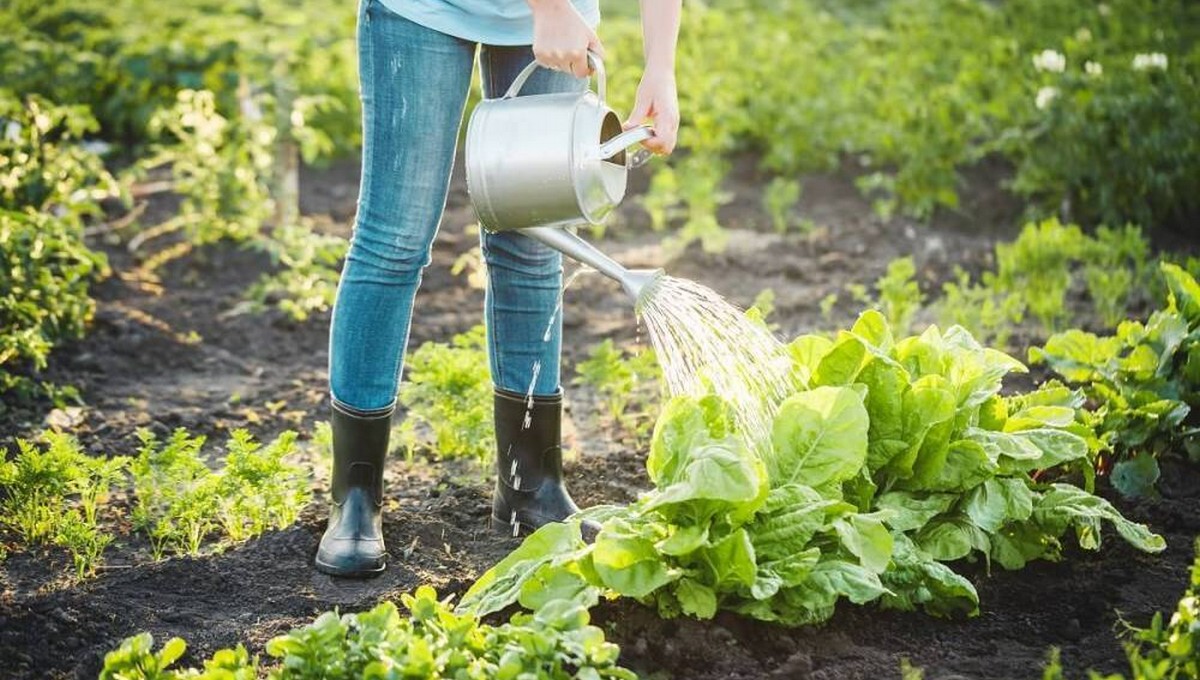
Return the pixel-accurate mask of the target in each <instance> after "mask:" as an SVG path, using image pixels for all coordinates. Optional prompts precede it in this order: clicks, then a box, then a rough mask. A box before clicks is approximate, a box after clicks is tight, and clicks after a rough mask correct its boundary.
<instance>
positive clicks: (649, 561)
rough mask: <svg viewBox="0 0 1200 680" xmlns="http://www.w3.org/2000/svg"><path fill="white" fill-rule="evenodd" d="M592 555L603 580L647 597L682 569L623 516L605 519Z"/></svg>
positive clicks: (619, 589) (623, 591) (625, 591)
mask: <svg viewBox="0 0 1200 680" xmlns="http://www.w3.org/2000/svg"><path fill="white" fill-rule="evenodd" d="M591 555H592V563H593V565H594V567H595V569H596V573H597V574H598V575H599V576H600V579H601V580H602V581H604V584H605V585H606V586H608V587H609V588H611V589H613V590H615V591H616V592H618V593H620V594H621V595H625V596H628V597H645V596H646V595H649V594H650V593H652V592H654V591H655V590H658V589H659V588H661V587H663V586H664V585H666V584H668V583H670V582H671V581H674V580H675V579H677V578H679V572H678V571H676V570H674V569H671V568H669V567H668V566H667V565H666V564H665V563H664V562H663V561H662V558H661V557H660V555H659V553H658V551H657V550H655V549H654V542H653V541H651V540H650V539H649V538H647V537H645V536H643V535H641V534H640V533H639V532H638V531H637V530H636V529H635V528H634V527H633V526H632V525H631V524H630V523H629V522H628V521H626V520H624V519H613V520H610V521H608V522H607V523H605V525H604V527H603V528H602V529H601V530H600V533H599V534H598V535H597V536H596V543H595V545H594V547H593V549H592V553H591ZM469 594H470V593H469V592H468V595H469Z"/></svg>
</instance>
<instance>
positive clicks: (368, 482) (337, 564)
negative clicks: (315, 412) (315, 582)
mask: <svg viewBox="0 0 1200 680" xmlns="http://www.w3.org/2000/svg"><path fill="white" fill-rule="evenodd" d="M330 426H331V428H332V430H333V482H332V484H331V485H330V491H331V492H332V496H333V503H332V504H331V505H330V508H329V525H328V526H327V527H326V529H325V534H324V535H323V536H321V545H320V547H319V548H317V558H316V566H317V569H318V570H320V571H322V572H324V573H326V574H329V575H331V576H349V577H360V578H361V577H366V576H375V575H377V574H379V573H380V572H382V571H383V568H384V566H385V564H386V562H385V560H386V556H387V553H386V552H385V551H384V548H383V463H384V458H385V457H386V456H387V450H388V435H389V434H391V430H392V413H391V411H388V412H387V413H386V414H381V415H377V416H369V417H363V416H356V415H352V414H350V413H346V412H345V411H342V410H341V409H339V408H338V407H337V406H336V405H335V406H334V407H333V409H332V413H331V418H330Z"/></svg>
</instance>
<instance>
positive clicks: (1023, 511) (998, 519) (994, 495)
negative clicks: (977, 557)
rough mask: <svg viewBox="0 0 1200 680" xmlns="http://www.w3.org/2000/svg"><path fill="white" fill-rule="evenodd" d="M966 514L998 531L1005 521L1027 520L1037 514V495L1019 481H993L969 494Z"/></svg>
mask: <svg viewBox="0 0 1200 680" xmlns="http://www.w3.org/2000/svg"><path fill="white" fill-rule="evenodd" d="M963 511H964V512H966V513H967V516H968V517H970V518H971V521H972V522H974V523H975V525H976V526H978V527H979V528H981V529H983V530H984V531H987V532H989V533H991V532H995V531H998V530H999V529H1000V527H1002V526H1004V523H1005V522H1008V521H1010V520H1016V521H1024V520H1026V519H1028V518H1029V516H1030V515H1031V514H1033V492H1032V491H1030V490H1029V487H1028V486H1026V484H1025V482H1024V481H1022V480H1021V479H1018V478H1013V477H1001V478H996V479H989V480H987V481H986V482H984V483H983V484H980V485H979V486H976V487H975V488H973V489H971V490H970V491H968V492H967V495H966V496H965V497H964V500H963Z"/></svg>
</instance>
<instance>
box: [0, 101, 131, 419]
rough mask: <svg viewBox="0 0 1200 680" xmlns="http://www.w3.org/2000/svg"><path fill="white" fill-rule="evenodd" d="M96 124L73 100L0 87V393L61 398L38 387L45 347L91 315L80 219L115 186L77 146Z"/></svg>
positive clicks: (96, 264)
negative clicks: (20, 94) (60, 100)
mask: <svg viewBox="0 0 1200 680" xmlns="http://www.w3.org/2000/svg"><path fill="white" fill-rule="evenodd" d="M95 130H96V121H95V120H94V119H93V118H92V117H91V116H90V115H89V114H88V112H87V111H86V109H84V108H83V107H79V106H58V105H55V104H53V103H51V102H48V101H46V100H44V99H41V98H39V97H35V96H31V97H28V98H25V99H18V98H16V97H14V96H12V95H11V94H9V93H8V92H6V91H5V90H3V89H0V131H2V134H0V394H4V395H5V396H6V397H8V396H9V395H13V396H16V397H18V398H21V397H24V398H31V397H35V396H40V395H50V396H54V395H55V394H56V393H57V394H59V395H61V396H69V394H70V393H69V392H62V391H61V390H55V389H54V388H53V387H52V386H50V385H47V384H39V383H38V381H36V380H35V379H34V378H33V377H31V376H30V374H31V373H34V374H36V372H37V371H40V370H42V369H44V368H45V367H46V361H47V358H48V355H49V353H50V350H51V349H53V348H54V346H55V345H57V344H58V343H60V342H62V341H64V340H71V339H74V338H78V337H80V336H81V335H83V332H84V330H85V329H86V327H87V325H88V324H89V323H90V321H91V319H92V314H93V311H94V309H95V304H94V303H93V302H92V299H91V297H89V295H88V290H89V287H90V284H91V283H92V282H93V281H95V280H97V279H99V278H102V277H104V276H106V275H107V274H108V264H107V260H106V258H105V257H104V256H103V255H102V254H100V253H97V252H94V251H92V250H91V249H89V248H88V247H87V246H86V245H85V244H84V240H83V220H84V219H85V218H87V217H94V216H97V215H99V214H101V210H100V201H102V200H104V199H106V198H111V197H115V196H117V195H118V194H119V193H120V192H119V188H118V186H117V183H116V182H115V180H113V178H112V176H111V175H109V174H108V172H107V171H106V170H105V169H104V164H103V162H102V161H101V160H100V157H99V156H98V155H97V154H96V153H94V152H91V151H88V150H86V149H85V148H83V147H82V146H81V145H80V142H81V141H82V140H83V137H84V136H85V135H87V134H89V133H91V132H94V131H95Z"/></svg>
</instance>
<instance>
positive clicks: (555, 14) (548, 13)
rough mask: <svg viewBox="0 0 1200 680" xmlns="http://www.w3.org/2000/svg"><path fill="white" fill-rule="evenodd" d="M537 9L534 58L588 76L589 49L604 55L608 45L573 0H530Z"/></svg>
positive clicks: (547, 64)
mask: <svg viewBox="0 0 1200 680" xmlns="http://www.w3.org/2000/svg"><path fill="white" fill-rule="evenodd" d="M526 1H527V2H528V3H529V8H530V9H531V10H533V58H534V59H536V60H537V62H538V63H539V64H541V65H542V66H545V67H547V68H552V69H555V70H556V71H563V72H566V73H571V74H574V75H575V76H576V77H578V78H586V77H587V76H588V75H589V74H590V73H591V72H592V67H591V66H588V62H587V52H588V50H591V51H593V52H595V53H596V54H598V55H600V57H601V58H603V57H604V46H603V45H601V44H600V38H599V37H597V36H596V32H595V31H593V30H592V29H591V27H589V26H588V25H587V22H586V21H584V20H583V17H582V16H580V15H579V12H578V10H576V9H575V5H572V4H571V2H570V0H526Z"/></svg>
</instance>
